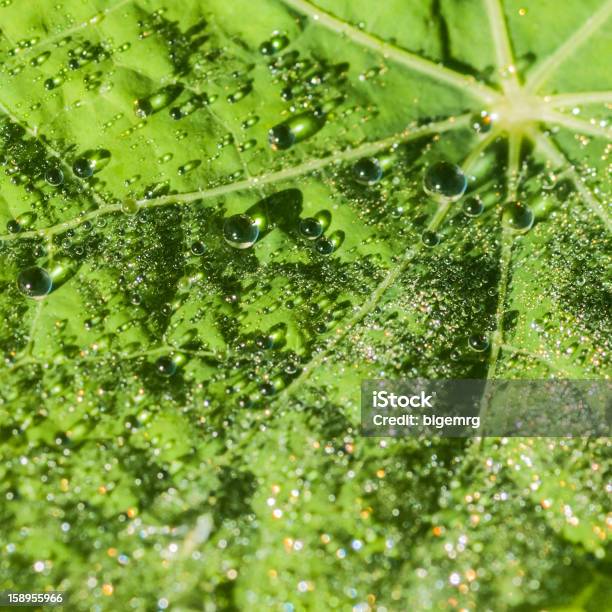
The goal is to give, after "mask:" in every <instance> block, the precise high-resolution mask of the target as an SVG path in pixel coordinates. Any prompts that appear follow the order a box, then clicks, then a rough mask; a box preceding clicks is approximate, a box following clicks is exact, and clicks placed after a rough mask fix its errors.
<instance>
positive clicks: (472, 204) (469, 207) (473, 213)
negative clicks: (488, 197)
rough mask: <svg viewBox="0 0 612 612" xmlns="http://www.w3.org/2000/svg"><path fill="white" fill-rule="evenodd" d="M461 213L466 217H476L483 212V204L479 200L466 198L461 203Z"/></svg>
mask: <svg viewBox="0 0 612 612" xmlns="http://www.w3.org/2000/svg"><path fill="white" fill-rule="evenodd" d="M462 209H463V213H464V214H465V215H466V216H468V217H478V216H479V215H481V214H482V212H483V211H484V204H483V203H482V200H481V199H480V198H476V197H471V198H467V200H465V202H464V203H463V207H462Z"/></svg>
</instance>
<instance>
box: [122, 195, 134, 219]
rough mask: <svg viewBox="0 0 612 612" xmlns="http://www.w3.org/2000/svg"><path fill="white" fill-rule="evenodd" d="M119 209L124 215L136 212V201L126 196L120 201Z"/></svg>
mask: <svg viewBox="0 0 612 612" xmlns="http://www.w3.org/2000/svg"><path fill="white" fill-rule="evenodd" d="M121 211H122V212H123V213H125V214H126V215H134V214H136V213H137V212H138V202H136V200H135V199H134V198H126V199H125V200H123V202H122V203H121Z"/></svg>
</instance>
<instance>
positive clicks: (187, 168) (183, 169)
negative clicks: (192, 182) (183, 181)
mask: <svg viewBox="0 0 612 612" xmlns="http://www.w3.org/2000/svg"><path fill="white" fill-rule="evenodd" d="M201 164H202V161H201V160H200V159H192V160H191V161H188V162H187V163H186V164H183V165H182V166H179V167H178V170H177V172H178V174H179V175H180V176H183V175H184V174H187V173H188V172H191V171H192V170H195V169H196V168H197V167H198V166H200V165H201Z"/></svg>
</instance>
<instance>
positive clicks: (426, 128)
mask: <svg viewBox="0 0 612 612" xmlns="http://www.w3.org/2000/svg"><path fill="white" fill-rule="evenodd" d="M469 119H470V115H469V114H465V115H460V116H459V117H451V118H449V119H445V120H443V121H434V122H432V123H429V124H427V125H423V126H418V127H414V128H406V129H405V130H403V131H402V132H399V133H397V134H394V135H393V136H388V137H386V138H383V139H381V140H377V141H375V142H370V143H366V144H363V145H361V146H358V147H355V148H351V149H346V150H345V151H341V152H338V153H334V154H332V155H329V156H327V157H322V158H319V159H313V160H309V161H307V162H305V163H303V164H299V165H297V166H292V167H289V168H285V169H283V170H279V171H278V172H271V173H270V174H264V175H261V176H255V177H251V178H249V179H246V180H243V181H236V182H234V183H228V184H226V185H219V186H218V187H213V188H211V189H202V190H198V191H191V192H188V193H179V194H175V195H168V196H160V197H158V198H151V199H146V198H143V199H141V200H138V202H137V204H138V206H139V207H140V208H143V209H144V208H156V207H159V206H168V205H171V204H189V203H190V202H195V201H198V200H209V199H212V198H219V197H222V196H226V195H229V194H231V193H235V192H237V191H247V190H251V189H255V190H258V189H259V188H261V187H263V186H265V185H270V184H274V183H280V182H282V181H288V180H291V179H294V178H298V177H300V176H304V175H306V174H310V173H311V172H316V171H317V170H322V169H323V168H326V167H327V166H330V165H332V164H341V163H343V162H346V161H350V160H353V159H358V158H360V157H367V156H369V155H375V154H376V153H379V152H380V151H384V150H385V149H388V148H390V147H392V146H394V145H396V144H401V143H402V142H408V141H410V140H413V139H415V138H420V137H421V136H425V135H427V134H437V133H442V132H445V131H448V130H452V129H455V128H463V127H466V126H467V125H468V124H469ZM121 209H122V204H121V203H118V204H112V205H109V206H104V207H102V208H99V209H97V210H93V211H90V212H88V213H83V214H81V215H79V216H78V217H75V218H74V219H70V220H68V221H64V222H63V223H58V224H56V225H52V226H50V227H47V228H43V229H38V230H30V231H27V232H20V233H18V234H5V235H3V236H0V238H1V239H3V240H16V239H18V238H33V237H36V236H43V235H45V234H58V233H61V232H64V231H66V230H68V229H72V228H74V227H78V226H79V225H81V224H82V223H83V222H85V221H91V220H93V219H95V218H96V217H99V216H101V215H107V214H110V213H116V212H120V211H121Z"/></svg>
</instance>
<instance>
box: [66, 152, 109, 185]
mask: <svg viewBox="0 0 612 612" xmlns="http://www.w3.org/2000/svg"><path fill="white" fill-rule="evenodd" d="M110 157H111V154H110V151H107V150H106V149H95V150H94V149H91V150H89V151H85V152H84V153H83V154H82V155H80V156H79V157H77V159H75V160H74V163H73V164H72V171H73V172H74V173H75V174H76V176H78V177H79V178H89V177H90V176H92V175H93V174H94V173H96V172H100V170H102V169H103V168H104V167H105V166H106V165H107V164H108V162H109V161H110Z"/></svg>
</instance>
